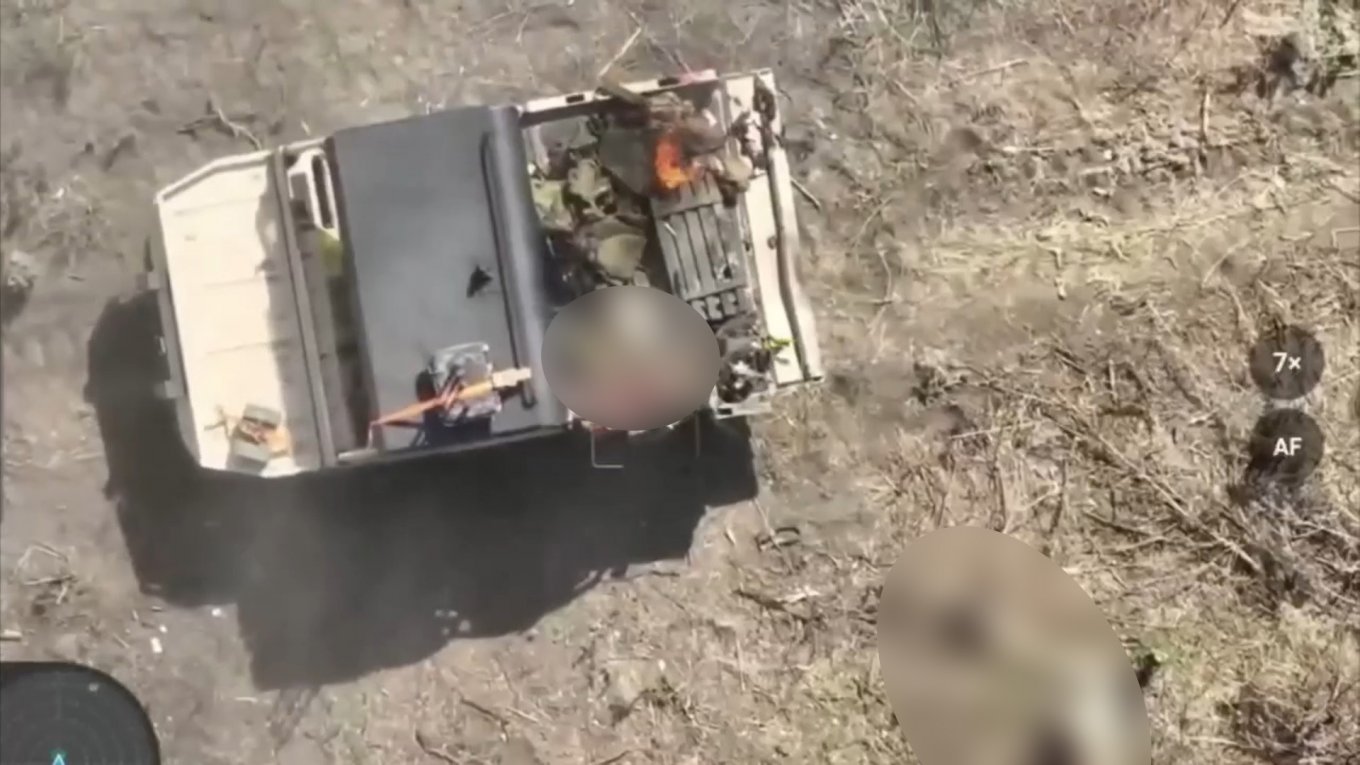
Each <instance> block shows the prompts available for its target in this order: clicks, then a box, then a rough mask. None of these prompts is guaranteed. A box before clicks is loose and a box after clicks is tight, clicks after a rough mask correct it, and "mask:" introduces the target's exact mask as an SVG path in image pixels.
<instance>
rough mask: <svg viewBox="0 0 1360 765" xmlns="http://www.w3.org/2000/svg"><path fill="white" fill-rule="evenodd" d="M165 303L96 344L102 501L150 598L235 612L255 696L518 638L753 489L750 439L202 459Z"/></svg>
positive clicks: (722, 432)
mask: <svg viewBox="0 0 1360 765" xmlns="http://www.w3.org/2000/svg"><path fill="white" fill-rule="evenodd" d="M156 326H157V320H156V306H155V303H154V301H153V300H151V299H149V297H148V296H139V297H138V298H134V299H132V300H127V301H115V302H112V303H110V304H109V305H108V306H107V307H106V308H105V310H104V313H103V315H102V316H101V318H100V321H99V322H98V324H97V326H96V328H95V331H94V333H93V335H92V337H91V339H90V344H89V348H88V353H89V370H90V371H89V380H88V382H87V386H86V397H87V399H88V400H89V401H90V403H91V404H92V405H93V406H94V408H95V412H96V416H97V418H98V423H99V428H100V432H101V435H102V437H103V440H104V444H105V451H106V456H107V460H108V469H109V478H108V483H107V485H106V487H105V493H106V495H107V496H108V497H109V499H110V500H111V501H112V502H113V504H114V505H115V508H116V511H117V514H118V519H119V523H120V525H121V527H122V531H123V534H124V537H125V539H126V543H127V546H128V550H129V553H130V555H131V558H132V562H133V566H134V569H135V571H136V574H137V577H138V580H139V582H140V584H141V586H142V588H143V590H144V591H146V592H148V593H153V594H156V595H158V596H160V597H162V598H163V599H165V600H166V601H167V602H170V603H172V604H176V605H182V606H198V605H204V604H209V603H217V604H225V603H233V602H234V603H236V604H237V606H238V609H237V610H238V619H239V622H240V630H241V633H242V637H243V640H244V641H245V643H246V645H247V647H248V649H249V651H250V653H251V660H252V672H253V675H254V680H255V683H256V684H257V685H258V686H259V687H261V688H282V687H292V686H317V685H321V684H325V683H332V682H340V681H344V680H347V679H352V678H354V677H357V676H360V675H362V674H365V673H367V672H370V671H373V670H376V669H380V668H385V667H392V666H398V665H402V664H406V663H410V662H415V661H419V660H421V659H423V658H425V657H427V656H429V655H431V654H433V653H434V652H435V651H437V650H439V649H440V648H441V647H442V646H444V645H445V644H446V643H447V642H448V641H450V640H452V639H455V638H458V637H477V636H492V635H501V634H506V633H511V632H516V631H520V630H524V629H526V628H528V627H531V626H532V625H533V624H535V623H536V622H537V621H538V620H539V619H540V618H541V617H542V616H544V615H545V614H547V613H549V612H551V611H553V610H554V609H557V608H559V607H561V606H563V605H565V604H567V603H568V602H570V601H571V600H572V599H573V598H574V597H576V596H577V595H579V594H581V593H582V592H584V591H586V590H588V589H589V588H590V587H592V586H593V585H594V584H596V583H598V582H599V581H601V580H602V579H605V578H607V577H609V576H611V575H613V574H617V573H619V572H622V571H623V570H625V569H626V568H627V567H628V566H629V565H631V564H637V563H645V562H650V561H659V560H665V559H673V558H679V557H683V556H684V555H685V554H686V552H687V550H688V549H689V546H690V543H691V540H692V537H693V533H694V529H695V527H696V525H697V523H698V521H699V519H700V518H701V517H702V515H703V513H704V512H705V508H706V507H708V506H711V505H716V504H722V503H728V502H734V501H739V500H740V499H742V498H750V497H753V496H755V494H756V490H757V488H756V486H757V482H756V479H755V474H754V470H753V467H752V454H751V450H750V444H749V434H748V433H747V432H746V431H745V430H744V429H740V428H727V427H726V426H724V427H723V428H715V427H714V426H712V425H711V424H710V425H708V426H705V430H704V432H703V438H702V443H703V446H704V448H703V449H702V451H701V453H700V454H698V455H696V453H695V451H696V450H695V443H694V439H693V438H686V437H683V436H681V437H677V438H668V439H662V440H660V441H659V442H657V443H653V444H647V445H644V446H638V447H631V450H630V452H629V454H628V465H627V467H626V469H623V470H597V469H592V468H591V464H590V453H589V449H588V443H587V442H584V441H583V440H581V439H579V438H575V437H571V436H564V437H553V438H548V439H543V440H539V441H531V442H525V443H521V444H518V445H515V446H512V447H508V448H503V449H496V450H492V451H484V452H478V453H471V454H460V455H456V456H451V457H431V458H428V459H421V460H413V461H408V462H402V463H394V464H391V465H386V466H381V467H369V468H353V469H346V470H342V471H337V472H331V473H325V474H311V475H306V476H300V477H295V478H287V479H260V478H254V477H250V476H238V475H230V474H222V473H215V472H212V471H205V470H201V469H199V468H198V467H197V465H196V464H194V462H193V461H192V459H191V458H190V456H189V455H188V453H187V451H186V450H185V449H184V447H183V446H182V444H181V442H180V439H179V435H178V430H177V427H176V424H175V420H174V415H173V413H172V411H171V410H170V408H169V406H168V405H167V404H165V403H164V402H163V401H160V400H158V399H156V398H155V397H154V393H153V385H154V383H155V382H156V381H158V380H161V379H164V373H163V364H164V362H163V361H162V359H161V357H160V354H159V351H158V345H157V340H156V337H157V332H156Z"/></svg>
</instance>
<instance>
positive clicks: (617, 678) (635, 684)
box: [605, 659, 662, 722]
mask: <svg viewBox="0 0 1360 765" xmlns="http://www.w3.org/2000/svg"><path fill="white" fill-rule="evenodd" d="M661 675H662V669H661V666H660V665H658V664H655V663H653V662H650V661H644V660H641V659H638V660H633V661H623V662H619V663H618V664H617V665H614V666H612V667H611V668H610V669H609V670H608V682H609V685H608V687H607V688H606V689H605V700H606V702H608V704H609V711H610V714H611V715H612V716H613V718H614V721H615V722H618V721H619V720H622V719H623V718H625V717H627V716H628V715H629V714H631V713H632V711H633V707H634V706H635V705H636V704H637V703H638V700H640V699H641V698H642V696H643V694H645V693H647V691H649V690H651V689H653V688H655V687H656V686H657V685H658V684H659V683H660V682H661Z"/></svg>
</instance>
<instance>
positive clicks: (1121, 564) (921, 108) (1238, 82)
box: [765, 2, 1360, 764]
mask: <svg viewBox="0 0 1360 765" xmlns="http://www.w3.org/2000/svg"><path fill="white" fill-rule="evenodd" d="M911 10H913V9H911V8H906V9H904V8H903V7H902V5H900V4H893V5H890V4H887V3H859V4H856V5H853V6H849V7H848V9H847V10H846V12H845V14H844V17H843V19H842V25H843V33H844V35H845V36H846V38H847V40H848V41H849V43H850V44H847V45H845V46H842V48H841V52H840V53H838V54H837V61H838V62H839V65H840V69H839V74H840V76H842V77H844V78H845V80H844V82H845V84H846V93H847V94H849V95H847V98H853V99H854V102H855V105H856V107H858V110H859V114H858V116H855V117H848V118H847V120H848V125H849V127H847V128H842V129H845V130H846V131H847V132H848V133H850V134H851V135H852V136H853V137H854V138H856V139H858V140H859V141H860V142H862V145H869V144H871V143H872V144H873V146H874V148H873V149H871V150H869V153H868V154H866V155H863V156H860V157H858V158H857V157H856V156H855V150H854V149H847V150H845V151H843V152H842V153H841V156H840V157H839V159H840V160H841V164H840V165H839V166H838V165H837V164H836V163H835V162H832V163H828V165H827V167H829V169H828V170H821V171H817V170H814V171H813V172H812V175H811V177H810V178H809V186H810V188H811V189H812V190H813V192H814V193H816V194H817V196H818V197H819V198H820V199H822V200H839V201H840V203H839V204H836V203H835V202H833V204H832V206H833V207H835V208H837V209H836V210H834V211H833V214H832V215H831V216H829V220H828V221H827V224H826V227H827V228H828V229H829V231H827V232H824V233H823V234H822V238H821V239H820V241H819V244H820V247H819V258H818V262H817V264H816V269H817V274H818V276H819V277H820V279H819V281H820V282H821V284H823V285H824V290H823V291H824V296H825V299H826V302H827V304H828V305H830V306H831V307H832V314H833V316H834V317H835V318H834V319H833V321H832V326H831V327H830V328H829V332H830V334H831V335H832V336H833V342H835V343H838V344H839V347H837V348H836V351H837V353H836V356H837V357H838V358H839V359H840V362H839V364H838V367H839V369H838V370H837V371H836V374H835V376H834V377H833V380H832V384H831V385H829V386H828V391H827V392H826V394H825V395H823V396H821V397H818V398H814V399H809V400H806V401H803V402H800V403H797V404H794V405H792V406H791V407H790V409H789V411H788V412H787V413H786V421H785V423H784V425H782V426H776V427H773V428H770V429H769V430H768V431H767V432H766V433H765V436H766V437H767V439H768V441H769V443H770V444H771V449H770V455H771V461H772V463H773V465H772V468H771V472H772V474H773V475H775V476H777V477H778V481H779V483H780V485H781V486H782V488H783V490H784V491H785V492H786V493H787V496H789V497H797V498H800V499H802V498H806V497H809V496H811V497H821V498H822V500H821V504H822V505H824V506H825V511H824V512H823V513H821V514H820V515H819V516H818V515H814V518H813V519H812V520H810V521H805V522H808V523H810V524H811V525H812V526H814V527H816V526H819V525H822V524H830V525H831V526H833V527H835V528H837V532H836V533H834V534H828V535H826V536H825V537H824V538H823V539H822V540H820V543H819V544H818V545H817V546H816V547H815V549H813V550H811V551H803V552H802V553H800V554H798V555H797V556H796V557H797V559H798V561H799V562H798V563H797V566H798V567H799V568H798V570H797V572H796V573H785V572H781V571H778V570H776V571H774V572H772V573H771V577H772V578H773V579H774V580H776V581H779V582H781V588H782V590H791V589H792V590H794V591H797V588H798V587H799V586H800V585H799V584H798V583H799V582H810V583H816V584H815V585H812V586H815V587H816V589H818V590H819V591H821V592H823V593H828V594H826V595H824V596H823V597H822V598H821V599H819V600H818V601H817V609H816V611H815V612H816V613H817V614H819V616H820V618H821V619H823V620H824V621H823V622H820V623H819V626H820V627H822V628H823V629H824V630H825V632H819V633H816V634H817V636H816V637H805V638H804V640H806V641H810V642H811V643H813V644H817V643H819V642H820V644H821V645H822V646H823V649H822V652H821V653H820V654H816V652H815V651H814V654H815V655H816V657H817V658H810V659H807V660H805V662H806V663H805V666H808V667H811V668H812V669H810V670H808V671H805V672H799V673H797V675H796V679H793V678H790V677H784V678H782V679H779V678H768V680H769V682H770V684H771V685H773V686H774V687H776V688H783V689H787V688H788V687H789V686H790V685H792V686H794V687H799V688H801V689H803V690H805V691H806V690H811V691H812V695H813V696H814V697H818V696H822V697H827V698H833V699H837V700H838V702H839V703H840V704H841V705H842V706H841V707H840V708H842V709H854V710H856V713H857V714H859V715H860V716H861V718H863V717H864V716H865V715H867V718H868V721H866V722H865V724H863V725H862V727H861V726H859V725H856V724H847V725H840V726H836V733H834V734H828V735H827V736H826V737H825V740H821V741H819V742H816V743H820V744H821V745H823V746H827V745H832V746H836V745H840V744H843V741H842V740H841V736H842V735H844V736H846V738H847V739H849V740H854V741H856V742H858V746H860V747H861V749H862V750H863V751H864V752H872V753H873V756H866V757H863V759H861V760H857V761H885V762H886V761H892V757H893V756H896V754H897V752H896V750H894V749H893V746H894V742H893V741H892V737H891V735H886V734H885V732H884V731H882V730H881V729H879V728H876V727H874V726H873V725H872V721H875V720H877V719H879V718H882V717H883V716H884V715H885V714H886V713H885V712H884V711H883V709H882V707H881V705H882V699H881V698H880V697H879V696H877V695H876V693H875V691H874V690H873V689H874V688H876V680H875V675H874V668H873V662H872V661H870V660H868V659H867V658H865V656H864V654H865V653H869V652H871V651H872V643H871V642H870V637H869V636H870V635H871V633H872V630H871V629H869V628H864V627H862V624H863V622H862V621H861V620H860V618H858V617H859V616H862V615H864V614H865V613H866V609H869V608H870V606H869V604H871V603H872V602H873V599H874V598H873V595H874V587H875V586H876V584H877V582H878V581H879V579H880V578H881V576H882V573H883V571H884V570H885V567H886V566H888V565H890V563H891V561H892V559H893V556H894V555H895V554H896V552H897V551H898V550H900V549H901V547H902V546H903V544H904V543H905V542H906V540H908V539H910V538H912V537H913V536H915V535H917V534H919V533H921V532H922V531H925V530H928V529H930V528H933V527H935V526H938V525H953V524H959V523H975V524H983V525H989V526H991V527H993V528H997V529H1002V530H1006V531H1008V532H1010V533H1013V534H1016V535H1017V536H1019V537H1021V538H1023V539H1026V540H1027V541H1029V542H1031V543H1033V544H1035V545H1036V546H1038V547H1040V548H1041V549H1044V550H1046V551H1047V552H1048V553H1049V554H1051V555H1052V556H1053V557H1054V558H1055V559H1057V560H1058V561H1059V562H1060V563H1061V564H1062V565H1064V566H1065V567H1067V570H1068V571H1069V572H1070V573H1072V574H1073V575H1074V576H1076V577H1077V579H1078V580H1079V581H1080V582H1081V583H1082V585H1083V586H1084V587H1085V588H1086V589H1087V591H1088V592H1089V593H1090V594H1091V595H1092V596H1093V597H1094V598H1095V599H1096V601H1097V602H1098V603H1099V604H1100V605H1101V606H1102V608H1104V609H1105V611H1106V613H1107V614H1108V615H1109V616H1110V618H1111V620H1112V623H1113V624H1114V625H1115V627H1116V629H1117V630H1118V631H1119V632H1120V634H1121V635H1123V636H1124V637H1125V639H1126V640H1127V642H1128V643H1129V644H1130V646H1131V647H1141V648H1140V649H1139V650H1140V651H1144V652H1146V653H1147V654H1150V655H1153V656H1156V657H1158V659H1159V660H1160V661H1161V663H1162V670H1161V672H1160V673H1159V675H1158V679H1157V680H1156V681H1155V682H1154V685H1153V687H1152V690H1151V691H1150V693H1149V698H1148V702H1149V710H1150V712H1151V714H1152V715H1153V718H1154V721H1155V730H1156V734H1155V735H1156V751H1157V754H1156V761H1157V762H1195V763H1218V762H1224V763H1227V762H1270V763H1316V764H1320V763H1344V762H1353V761H1355V758H1356V757H1360V750H1357V749H1356V744H1355V742H1356V741H1360V728H1357V727H1356V724H1355V722H1354V718H1355V716H1354V715H1353V714H1351V713H1350V712H1349V711H1348V710H1354V709H1356V708H1360V650H1358V649H1357V635H1360V516H1357V511H1356V508H1360V471H1357V468H1356V467H1355V466H1356V465H1360V436H1357V425H1358V424H1360V418H1356V417H1355V415H1354V414H1353V412H1352V406H1353V403H1352V402H1353V401H1354V397H1355V396H1356V395H1360V393H1357V387H1358V386H1360V352H1357V349H1358V348H1360V323H1357V322H1358V321H1360V319H1357V317H1360V259H1358V258H1357V257H1356V247H1357V241H1358V240H1357V238H1356V235H1355V229H1354V228H1353V227H1354V226H1355V225H1356V218H1357V213H1360V209H1358V208H1357V204H1356V201H1357V194H1356V191H1357V189H1360V176H1358V175H1357V172H1356V169H1355V167H1354V163H1353V157H1354V156H1355V152H1356V151H1357V150H1360V132H1357V130H1360V119H1357V117H1358V116H1360V115H1358V114H1357V109H1356V107H1355V103H1356V101H1355V100H1354V98H1353V95H1354V94H1353V92H1349V91H1348V92H1347V93H1346V94H1345V95H1337V93H1336V92H1335V91H1334V92H1332V93H1330V94H1323V93H1322V92H1321V91H1320V90H1317V89H1316V77H1315V73H1316V72H1318V71H1322V70H1323V69H1325V68H1326V67H1337V66H1343V67H1352V68H1353V67H1354V66H1355V59H1354V58H1350V59H1345V58H1343V57H1342V56H1341V54H1343V53H1345V52H1346V51H1347V50H1350V51H1351V52H1352V53H1354V52H1355V51H1354V46H1355V42H1354V38H1349V39H1343V38H1340V37H1337V36H1336V35H1334V34H1333V32H1334V31H1336V30H1337V29H1338V28H1340V27H1337V26H1332V27H1328V28H1325V29H1324V28H1321V27H1319V26H1318V25H1319V24H1320V23H1321V22H1319V21H1318V19H1319V14H1318V13H1317V12H1316V7H1314V8H1312V9H1311V10H1310V9H1309V8H1308V7H1304V8H1303V11H1302V12H1300V11H1299V10H1298V9H1297V8H1293V7H1288V6H1285V5H1284V4H1267V3H1250V2H1244V3H1224V4H1212V3H1180V4H1151V3H1106V4H1097V5H1095V6H1087V5H1077V4H1058V5H1053V4H1043V5H1042V6H1025V5H1023V4H1009V5H1005V6H1004V7H1003V6H1001V5H988V4H980V5H978V6H977V7H976V8H972V7H970V8H967V9H963V10H960V9H957V8H956V9H953V11H952V12H951V13H945V14H937V15H936V16H935V17H931V16H930V15H929V14H921V13H917V14H911V13H908V11H911ZM916 10H919V9H916ZM1323 10H1324V11H1327V12H1330V13H1331V14H1332V16H1331V18H1354V16H1347V15H1346V14H1347V13H1350V14H1353V13H1354V11H1353V10H1352V9H1349V8H1342V7H1341V6H1340V5H1339V4H1333V5H1331V6H1327V7H1324V9H1323ZM1310 13H1311V15H1309V14H1310ZM1322 15H1323V16H1325V15H1326V14H1325V13H1324V14H1322ZM1310 25H1311V26H1310ZM1342 26H1344V25H1342ZM1289 32H1294V33H1296V34H1300V35H1302V36H1303V38H1304V39H1307V40H1309V41H1310V43H1311V44H1312V46H1313V49H1314V50H1322V49H1323V47H1324V46H1327V45H1330V46H1332V47H1330V48H1328V49H1327V51H1328V52H1326V53H1316V54H1314V58H1311V59H1309V60H1308V61H1306V62H1302V63H1298V64H1296V66H1295V69H1302V70H1305V71H1307V72H1310V73H1308V74H1306V75H1304V76H1301V77H1299V78H1298V83H1297V86H1294V85H1291V84H1290V83H1288V82H1285V83H1283V84H1281V82H1280V80H1281V79H1282V78H1287V73H1282V72H1281V71H1279V70H1277V69H1272V65H1271V63H1270V61H1269V59H1268V57H1267V58H1263V55H1265V54H1269V53H1270V52H1272V51H1274V50H1275V48H1274V47H1273V46H1275V45H1277V43H1278V41H1279V39H1280V36H1281V35H1283V34H1286V33H1289ZM1346 46H1350V47H1349V48H1348V47H1346ZM937 51H943V52H944V55H943V56H942V57H937V56H936V55H935V53H936V52H937ZM1263 52H1264V53H1263ZM832 71H833V74H831V75H829V76H831V77H835V76H837V74H836V73H835V72H836V68H835V67H832ZM1327 71H1332V73H1333V74H1336V71H1335V70H1327ZM1348 73H1349V76H1350V77H1353V69H1350V70H1347V69H1343V70H1342V71H1341V72H1340V74H1341V76H1339V77H1337V79H1336V80H1335V82H1333V83H1332V85H1331V87H1333V88H1338V89H1340V88H1346V87H1349V85H1348V83H1349V82H1352V81H1353V80H1348V79H1347V76H1348ZM1309 83H1314V84H1309ZM1309 88H1314V90H1312V91H1310V90H1309ZM861 148H862V147H861ZM870 154H871V155H872V159H869V158H868V156H869V155H870ZM857 160H858V162H857ZM837 212H839V213H841V217H839V218H837V217H836V215H835V213H837ZM847 213H848V214H847ZM1276 322H1287V323H1294V324H1299V325H1301V326H1305V327H1308V328H1309V329H1310V330H1311V331H1313V332H1314V333H1315V334H1316V335H1317V336H1318V337H1319V338H1320V339H1321V341H1322V342H1323V344H1324V345H1325V347H1326V348H1327V349H1328V352H1329V354H1330V355H1329V364H1328V368H1327V372H1326V376H1325V378H1324V382H1323V384H1322V385H1321V386H1320V388H1319V389H1318V390H1317V391H1315V392H1314V393H1313V394H1312V395H1311V396H1310V397H1309V400H1308V401H1307V402H1304V403H1303V406H1304V407H1305V408H1306V409H1307V410H1308V411H1309V413H1310V414H1311V415H1312V416H1313V417H1314V418H1315V419H1317V421H1318V422H1319V423H1320V424H1321V425H1322V428H1323V430H1324V431H1325V433H1326V436H1327V455H1326V458H1325V461H1324V463H1323V466H1322V467H1321V468H1320V469H1319V471H1318V472H1317V473H1316V474H1315V475H1314V477H1313V479H1312V480H1311V481H1310V482H1309V484H1308V486H1307V487H1306V488H1305V489H1303V490H1300V491H1297V492H1286V491H1278V490H1269V489H1262V487H1259V486H1247V485H1244V469H1245V463H1246V458H1245V454H1244V452H1245V444H1246V441H1247V437H1248V435H1249V433H1250V430H1251V428H1252V426H1253V424H1254V422H1255V420H1256V418H1257V417H1258V416H1259V415H1260V414H1262V413H1263V412H1264V411H1265V407H1266V406H1267V404H1266V402H1265V401H1263V400H1262V398H1261V396H1260V394H1259V393H1257V392H1256V391H1255V390H1254V389H1253V386H1252V384H1251V383H1250V381H1249V380H1248V379H1247V376H1246V364H1245V353H1246V350H1247V348H1248V347H1249V346H1250V344H1251V343H1252V342H1253V341H1254V339H1255V338H1256V336H1257V335H1258V334H1259V333H1260V332H1262V331H1264V330H1266V329H1267V328H1268V327H1270V326H1273V325H1274V324H1275V323H1276ZM866 323H867V325H868V326H869V327H870V330H871V331H870V332H869V333H867V334H866V333H865V332H864V331H863V328H864V326H865V325H866ZM856 360H863V361H862V362H858V363H857V361H856ZM865 362H867V363H865ZM790 504H791V505H795V506H796V505H797V504H798V503H797V502H791V503H790ZM798 515H799V513H795V512H792V511H791V512H789V513H788V514H787V515H785V516H783V518H785V519H787V518H793V517H797V516H798ZM837 517H840V518H843V519H845V523H846V524H847V525H848V526H851V527H853V526H854V525H855V524H856V523H859V522H864V523H865V526H864V527H863V528H858V529H855V530H853V531H849V530H846V529H845V528H844V527H841V526H839V525H838V524H837V523H836V521H834V520H831V519H833V518H837ZM775 522H776V523H777V522H779V519H776V521H775ZM866 618H867V617H866ZM788 621H790V622H791V625H790V626H791V628H792V627H800V628H805V627H806V625H805V623H804V622H803V621H802V618H801V617H800V618H796V619H792V620H788ZM832 646H834V647H832ZM809 650H811V649H809ZM830 666H834V667H836V671H835V672H832V673H826V674H821V673H819V672H818V671H817V670H818V669H820V668H823V667H830ZM785 692H787V690H786V691H785ZM833 706H834V705H833ZM804 711H805V713H806V714H807V715H808V716H806V717H805V716H801V715H799V716H793V713H792V712H789V713H788V714H790V716H793V719H794V720H795V721H806V720H811V719H813V718H812V717H811V714H812V710H810V709H808V710H804ZM806 725H808V724H807V723H805V722H801V723H800V722H795V723H794V727H795V728H798V727H802V728H803V731H804V732H803V734H802V735H801V736H798V737H796V738H797V740H798V741H799V743H800V744H801V747H802V748H800V749H798V750H797V751H798V752H800V753H801V754H802V757H805V758H806V760H807V761H816V760H818V758H819V757H824V755H817V756H814V755H812V754H810V752H809V750H811V749H813V748H815V747H814V742H810V741H809V740H808V739H809V738H817V737H815V736H811V735H810V734H808V733H807V731H806ZM791 751H792V750H791ZM861 754H862V753H861ZM857 756H859V755H857ZM794 760H796V761H803V760H802V759H800V758H799V757H794Z"/></svg>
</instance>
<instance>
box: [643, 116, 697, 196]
mask: <svg viewBox="0 0 1360 765" xmlns="http://www.w3.org/2000/svg"><path fill="white" fill-rule="evenodd" d="M652 164H653V167H654V169H655V170H656V182H657V184H658V185H660V186H661V188H663V189H665V190H666V191H674V190H675V189H678V188H680V187H681V186H684V185H685V184H686V183H689V182H690V181H692V180H694V177H695V176H696V175H697V174H698V168H697V167H696V166H695V164H694V163H693V162H691V161H690V160H689V159H688V158H686V157H685V150H684V147H683V146H681V144H680V139H679V137H678V136H676V134H675V131H673V130H671V131H667V132H665V133H663V134H661V137H660V138H658V139H657V141H656V157H655V159H654V160H653V163H652Z"/></svg>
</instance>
